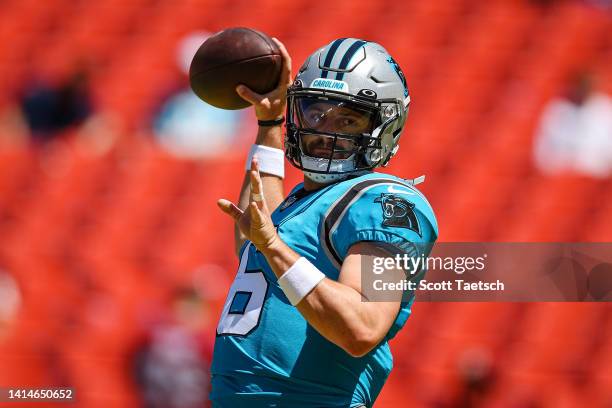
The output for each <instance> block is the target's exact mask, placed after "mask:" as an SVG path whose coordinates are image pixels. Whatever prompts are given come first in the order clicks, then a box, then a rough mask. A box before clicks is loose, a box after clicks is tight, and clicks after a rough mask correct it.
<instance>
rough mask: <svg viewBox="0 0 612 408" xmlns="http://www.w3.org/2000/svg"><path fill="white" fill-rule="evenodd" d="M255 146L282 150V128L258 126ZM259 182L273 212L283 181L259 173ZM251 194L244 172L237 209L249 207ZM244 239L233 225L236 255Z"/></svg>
mask: <svg viewBox="0 0 612 408" xmlns="http://www.w3.org/2000/svg"><path fill="white" fill-rule="evenodd" d="M255 144H258V145H262V146H268V147H272V148H275V149H281V150H282V128H281V127H280V126H274V127H269V126H265V127H264V126H260V127H259V129H258V131H257V138H256V139H255ZM261 181H262V183H263V188H264V191H265V192H266V194H265V196H264V199H265V200H266V204H267V205H268V208H269V209H270V211H274V209H275V208H276V207H278V206H279V205H280V203H281V202H282V201H283V200H284V198H285V196H284V188H283V179H281V178H280V177H277V176H273V175H271V174H266V173H261ZM250 194H251V186H250V183H249V174H248V172H245V175H244V179H243V181H242V187H240V195H239V196H238V208H240V209H241V210H244V209H245V208H247V206H248V205H249V198H250ZM245 240H246V237H245V236H244V234H242V233H241V232H240V228H238V225H237V224H235V225H234V249H235V252H236V254H238V253H239V252H240V248H241V247H242V245H243V244H244V241H245Z"/></svg>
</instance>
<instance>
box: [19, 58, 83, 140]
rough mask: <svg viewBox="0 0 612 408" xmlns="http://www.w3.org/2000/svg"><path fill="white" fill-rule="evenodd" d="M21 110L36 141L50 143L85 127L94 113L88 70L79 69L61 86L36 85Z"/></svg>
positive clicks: (26, 97)
mask: <svg viewBox="0 0 612 408" xmlns="http://www.w3.org/2000/svg"><path fill="white" fill-rule="evenodd" d="M20 107H21V111H22V113H23V117H24V119H25V122H26V123H27V125H28V127H29V129H30V132H31V134H32V137H34V138H35V139H40V140H46V139H51V138H53V137H54V136H55V135H57V134H59V133H60V132H62V131H64V130H67V129H68V128H70V127H72V126H77V125H80V124H82V123H83V122H84V121H85V120H86V119H87V118H88V117H89V116H90V115H91V114H92V112H93V105H92V102H91V97H90V89H89V74H88V72H87V70H86V69H84V68H82V67H78V68H76V69H75V70H74V71H73V72H72V74H71V75H69V76H68V77H67V78H66V79H65V80H63V81H60V82H59V83H58V84H51V83H49V82H47V81H44V80H40V79H39V80H36V81H34V83H33V84H32V85H31V86H30V87H29V88H28V89H27V90H26V91H25V93H24V95H23V96H22V98H21V100H20Z"/></svg>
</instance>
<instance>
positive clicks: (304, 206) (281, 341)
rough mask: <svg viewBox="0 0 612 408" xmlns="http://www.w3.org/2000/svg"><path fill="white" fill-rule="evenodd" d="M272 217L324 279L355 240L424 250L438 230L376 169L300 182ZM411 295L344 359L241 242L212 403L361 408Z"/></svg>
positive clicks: (387, 367) (379, 383)
mask: <svg viewBox="0 0 612 408" xmlns="http://www.w3.org/2000/svg"><path fill="white" fill-rule="evenodd" d="M272 220H273V222H274V225H275V226H276V227H277V230H278V234H279V236H280V237H281V238H282V239H283V241H284V242H285V243H287V245H289V246H290V247H291V248H292V249H293V250H295V251H296V252H297V253H298V254H300V255H301V256H303V257H305V258H306V259H308V260H309V261H310V262H312V263H313V264H314V265H316V266H317V268H318V269H319V270H321V271H322V272H323V273H324V274H325V275H326V276H327V278H329V279H333V280H338V275H339V271H340V266H341V265H342V261H343V259H344V258H345V257H346V255H347V252H348V251H349V248H350V247H351V246H352V245H353V244H355V243H357V242H361V241H375V242H383V243H386V244H390V245H393V246H395V247H397V248H401V249H402V250H403V251H405V248H407V245H408V246H410V245H413V244H424V245H425V247H426V248H427V251H429V250H430V249H431V245H432V244H433V242H434V241H435V240H436V238H437V236H438V227H437V224H436V219H435V216H434V213H433V210H432V209H431V206H430V205H429V203H428V202H427V200H426V199H425V197H424V196H423V195H422V194H421V193H420V192H419V191H418V190H417V189H416V188H415V187H414V186H413V183H411V182H410V181H407V180H404V179H401V178H398V177H394V176H390V175H386V174H380V173H368V174H366V175H363V176H360V177H356V178H352V179H349V180H346V181H342V182H338V183H335V184H332V185H329V186H326V187H323V188H321V189H319V190H316V191H310V192H308V191H305V190H304V189H303V187H302V185H301V184H300V185H298V186H297V187H296V188H294V189H293V190H292V192H291V193H290V194H289V196H288V197H287V198H286V199H285V201H284V202H283V203H282V204H281V205H280V206H279V207H278V208H277V209H276V210H275V211H274V213H273V214H272ZM425 255H428V252H427V253H425ZM413 300H414V296H411V297H409V298H408V300H407V301H406V302H403V303H402V305H401V308H400V311H399V313H398V315H397V317H396V319H395V321H394V323H393V325H392V327H391V328H390V330H389V332H388V334H387V336H386V337H385V338H384V339H383V341H381V343H380V344H378V346H376V347H375V348H374V349H373V350H372V351H370V352H369V353H368V354H366V355H365V356H363V357H359V358H356V357H352V356H351V355H349V354H348V353H346V352H345V351H344V350H343V349H341V348H340V347H338V346H336V345H335V344H334V343H332V342H330V341H329V340H327V339H325V338H324V337H323V336H321V335H320V334H319V333H318V332H317V331H316V330H315V329H314V328H312V327H311V326H310V325H309V324H308V322H307V321H306V320H305V319H304V317H303V316H302V315H301V314H300V312H299V311H298V310H297V309H296V308H295V307H294V306H292V305H291V303H289V300H288V299H287V297H286V296H285V294H284V293H283V291H282V290H281V288H280V287H279V285H278V283H277V278H276V276H275V274H274V272H273V271H272V269H271V268H270V266H269V265H268V263H267V261H266V259H265V257H264V256H263V255H262V254H261V253H260V252H259V251H257V249H256V248H255V246H254V245H252V244H251V243H250V242H247V243H245V244H244V245H243V247H242V249H241V253H240V266H239V269H238V273H237V275H236V279H235V281H234V283H233V284H232V286H231V288H230V291H229V294H228V297H227V300H226V303H225V306H224V308H223V312H222V315H221V318H220V320H219V324H218V326H217V338H216V341H215V349H214V355H213V362H212V367H211V373H212V391H211V400H212V401H213V406H215V407H232V408H234V407H255V408H256V407H292V408H301V407H343V408H346V407H357V406H360V405H365V406H367V407H371V406H372V404H373V403H374V400H375V399H376V397H377V396H378V394H379V392H380V391H381V389H382V387H383V385H384V383H385V380H386V379H387V377H388V375H389V373H390V371H391V368H392V366H393V359H392V356H391V351H390V349H389V344H388V340H389V339H391V338H392V337H393V336H394V335H395V334H396V333H397V331H398V330H399V329H400V328H401V327H402V326H403V325H404V323H405V322H406V319H408V316H409V315H410V307H411V305H412V301H413Z"/></svg>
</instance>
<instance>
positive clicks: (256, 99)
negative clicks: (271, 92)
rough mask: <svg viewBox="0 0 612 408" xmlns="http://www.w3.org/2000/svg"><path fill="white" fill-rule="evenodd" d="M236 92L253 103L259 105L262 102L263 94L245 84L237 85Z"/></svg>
mask: <svg viewBox="0 0 612 408" xmlns="http://www.w3.org/2000/svg"><path fill="white" fill-rule="evenodd" d="M236 93H237V94H238V96H240V97H241V98H242V99H244V100H245V101H247V102H249V103H250V104H251V105H257V104H259V103H260V102H261V99H262V96H261V95H260V94H258V93H257V92H254V91H252V90H250V89H249V88H248V87H247V86H245V85H238V86H237V87H236Z"/></svg>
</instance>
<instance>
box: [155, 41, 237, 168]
mask: <svg viewBox="0 0 612 408" xmlns="http://www.w3.org/2000/svg"><path fill="white" fill-rule="evenodd" d="M208 36H209V34H208V33H204V32H196V33H191V34H189V35H187V36H186V37H185V38H183V40H181V41H180V43H179V45H178V48H177V64H178V68H179V69H180V71H181V75H182V78H183V80H182V81H181V87H180V89H178V90H176V92H174V93H172V94H171V95H170V96H169V97H167V98H166V99H165V101H164V102H163V104H162V107H161V108H160V110H159V112H158V113H157V114H156V118H155V119H154V121H153V122H154V123H153V130H154V133H155V136H156V138H157V139H158V140H159V142H160V143H161V145H162V146H164V147H165V148H166V149H167V150H169V151H170V152H171V153H173V154H175V155H177V156H184V157H203V156H215V155H218V154H220V153H221V152H223V150H225V149H227V148H228V147H230V146H232V142H234V140H235V138H236V135H237V134H239V133H241V132H239V127H240V126H241V122H242V119H243V114H242V113H241V112H238V111H231V110H224V109H218V108H215V107H214V106H211V105H209V104H207V103H205V102H203V101H202V100H201V99H199V98H198V97H197V96H196V95H195V94H194V93H193V91H191V88H190V87H189V79H188V76H189V66H190V64H191V60H192V59H193V56H194V55H195V53H196V51H197V50H198V48H199V46H200V45H201V44H202V43H203V42H204V41H205V40H206V38H207V37H208Z"/></svg>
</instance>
